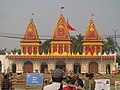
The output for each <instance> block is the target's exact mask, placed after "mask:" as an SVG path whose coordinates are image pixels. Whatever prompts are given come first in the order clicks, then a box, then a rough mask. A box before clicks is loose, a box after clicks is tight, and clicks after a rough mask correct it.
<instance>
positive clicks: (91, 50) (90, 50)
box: [89, 46, 93, 54]
mask: <svg viewBox="0 0 120 90" xmlns="http://www.w3.org/2000/svg"><path fill="white" fill-rule="evenodd" d="M89 52H90V53H91V54H93V48H92V46H89Z"/></svg>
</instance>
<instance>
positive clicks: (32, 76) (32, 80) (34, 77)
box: [27, 73, 43, 86]
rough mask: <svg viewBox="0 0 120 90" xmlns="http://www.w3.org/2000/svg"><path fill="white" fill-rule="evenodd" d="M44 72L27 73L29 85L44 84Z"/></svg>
mask: <svg viewBox="0 0 120 90" xmlns="http://www.w3.org/2000/svg"><path fill="white" fill-rule="evenodd" d="M42 85H43V73H27V86H42Z"/></svg>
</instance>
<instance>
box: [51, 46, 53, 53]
mask: <svg viewBox="0 0 120 90" xmlns="http://www.w3.org/2000/svg"><path fill="white" fill-rule="evenodd" d="M51 53H53V44H52V45H51Z"/></svg>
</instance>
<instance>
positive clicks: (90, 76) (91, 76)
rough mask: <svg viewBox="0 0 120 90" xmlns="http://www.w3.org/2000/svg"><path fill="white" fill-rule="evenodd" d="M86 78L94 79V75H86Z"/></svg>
mask: <svg viewBox="0 0 120 90" xmlns="http://www.w3.org/2000/svg"><path fill="white" fill-rule="evenodd" d="M86 77H88V78H89V79H92V78H93V77H94V74H93V73H87V74H86Z"/></svg>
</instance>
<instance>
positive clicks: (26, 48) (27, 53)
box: [26, 46, 28, 54]
mask: <svg viewBox="0 0 120 90" xmlns="http://www.w3.org/2000/svg"><path fill="white" fill-rule="evenodd" d="M26 54H28V46H26Z"/></svg>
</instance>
